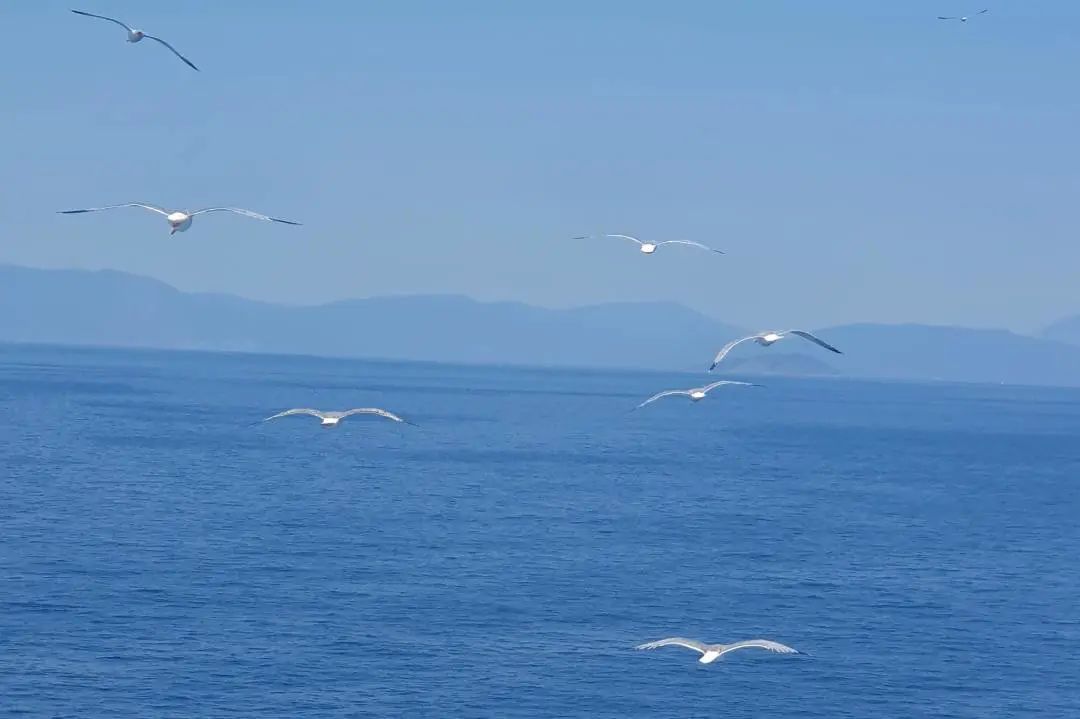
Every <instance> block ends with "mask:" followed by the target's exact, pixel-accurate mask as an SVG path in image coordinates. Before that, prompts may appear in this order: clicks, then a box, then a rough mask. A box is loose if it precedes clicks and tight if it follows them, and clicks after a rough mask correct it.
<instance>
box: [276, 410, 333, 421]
mask: <svg viewBox="0 0 1080 719" xmlns="http://www.w3.org/2000/svg"><path fill="white" fill-rule="evenodd" d="M294 414H310V415H311V416H312V417H318V418H319V419H322V418H323V413H322V412H320V411H319V410H317V409H308V408H306V407H301V408H298V409H287V410H285V411H284V412H278V413H277V414H275V415H272V416H270V417H267V418H266V419H264V420H263V422H269V421H270V420H272V419H277V418H278V417H289V416H291V415H294Z"/></svg>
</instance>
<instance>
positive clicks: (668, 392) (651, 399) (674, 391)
mask: <svg viewBox="0 0 1080 719" xmlns="http://www.w3.org/2000/svg"><path fill="white" fill-rule="evenodd" d="M674 394H683V395H686V396H687V397H689V396H690V392H689V391H688V390H685V389H669V390H665V391H663V392H657V393H656V394H654V395H653V396H652V397H649V398H648V399H647V400H645V401H644V402H642V403H641V404H639V405H638V406H637V407H634V409H641V408H642V407H644V406H645V405H647V404H649V403H650V402H655V401H656V400H658V399H663V398H664V397H670V396H671V395H674Z"/></svg>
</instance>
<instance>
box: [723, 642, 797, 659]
mask: <svg viewBox="0 0 1080 719" xmlns="http://www.w3.org/2000/svg"><path fill="white" fill-rule="evenodd" d="M736 649H767V650H768V651H770V652H776V653H777V654H798V653H799V652H798V650H796V649H792V648H791V647H789V646H788V645H786V644H781V643H780V642H773V641H770V640H768V639H747V640H746V641H745V642H735V643H734V644H725V645H724V648H723V649H721V650H720V655H721V656H723V655H724V654H727V653H728V652H733V651H735V650H736Z"/></svg>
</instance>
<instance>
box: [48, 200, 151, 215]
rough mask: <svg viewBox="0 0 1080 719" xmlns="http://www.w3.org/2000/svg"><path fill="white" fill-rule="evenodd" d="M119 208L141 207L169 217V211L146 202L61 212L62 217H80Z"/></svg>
mask: <svg viewBox="0 0 1080 719" xmlns="http://www.w3.org/2000/svg"><path fill="white" fill-rule="evenodd" d="M118 207H141V208H143V209H144V210H150V211H151V212H156V213H158V214H159V215H165V216H166V217H168V216H169V211H168V210H166V209H164V208H161V207H158V206H157V205H148V204H146V203H145V202H125V203H124V204H122V205H105V206H104V207H87V208H86V209H84V210H60V212H59V214H61V215H78V214H80V213H83V212H100V211H102V210H115V209H116V208H118Z"/></svg>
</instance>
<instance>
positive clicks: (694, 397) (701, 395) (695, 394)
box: [634, 379, 761, 409]
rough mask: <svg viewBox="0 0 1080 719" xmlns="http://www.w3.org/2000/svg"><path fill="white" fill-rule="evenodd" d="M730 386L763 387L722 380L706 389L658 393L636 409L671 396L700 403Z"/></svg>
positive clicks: (694, 388)
mask: <svg viewBox="0 0 1080 719" xmlns="http://www.w3.org/2000/svg"><path fill="white" fill-rule="evenodd" d="M729 384H738V385H743V386H744V387H760V386H761V385H756V384H751V383H750V382H735V381H733V380H726V379H722V380H720V381H719V382H713V383H712V384H707V385H705V386H704V387H692V388H690V389H669V390H665V391H663V392H657V393H656V394H654V395H653V396H652V397H649V398H648V399H647V400H645V401H644V402H642V403H641V404H639V405H638V406H637V407H634V409H641V408H642V407H644V406H645V405H647V404H649V403H650V402H655V401H656V400H658V399H662V398H664V397H671V396H673V395H677V394H678V395H683V396H684V397H689V398H690V401H692V402H698V401H700V400H703V399H705V395H707V394H708V393H709V392H711V391H713V390H714V389H716V388H717V387H721V386H723V385H729Z"/></svg>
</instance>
